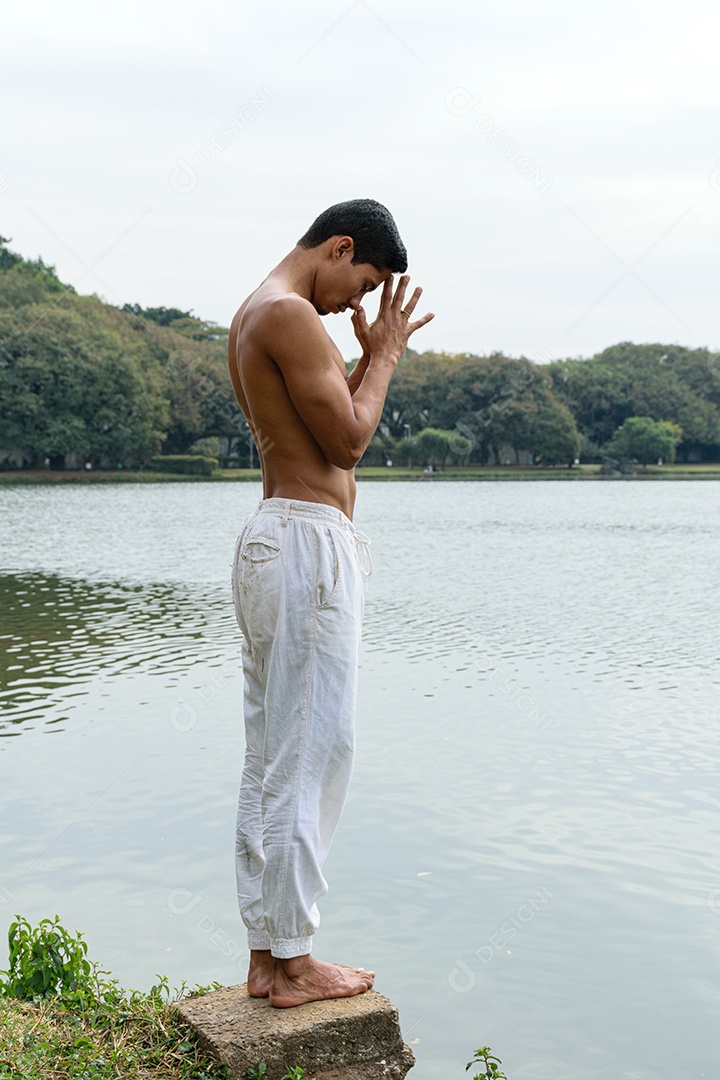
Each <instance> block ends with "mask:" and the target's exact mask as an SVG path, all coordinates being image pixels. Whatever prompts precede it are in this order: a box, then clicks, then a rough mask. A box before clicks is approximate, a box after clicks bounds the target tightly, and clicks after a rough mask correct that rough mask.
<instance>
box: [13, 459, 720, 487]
mask: <svg viewBox="0 0 720 1080" xmlns="http://www.w3.org/2000/svg"><path fill="white" fill-rule="evenodd" d="M355 475H356V477H357V479H358V480H360V481H363V480H379V481H388V482H392V481H394V480H421V481H423V482H427V483H442V482H443V481H444V480H528V481H540V480H606V479H608V478H607V477H605V476H603V475H602V474H601V471H600V466H599V465H574V466H573V467H572V468H571V469H568V468H567V467H566V466H564V465H563V466H561V465H558V466H542V465H525V466H518V465H499V466H498V465H486V466H480V465H467V466H462V465H454V466H450V467H449V468H445V469H443V470H442V471H441V472H433V473H426V472H425V471H424V470H423V469H421V468H412V469H411V468H405V467H403V466H393V467H392V468H388V467H387V466H381V465H364V466H360V467H359V468H358V469H357V472H356V474H355ZM611 479H613V478H611ZM620 479H623V480H720V462H717V463H711V464H702V465H695V464H691V465H648V466H647V468H638V470H637V472H636V473H634V474H633V475H628V476H623V477H621V478H620ZM261 480H262V473H261V471H260V469H216V470H215V472H214V474H213V475H212V476H188V475H184V474H182V473H161V472H155V471H154V470H150V469H146V470H132V469H112V470H110V469H91V470H80V469H77V470H74V469H63V470H51V469H18V470H7V471H0V485H2V484H127V483H131V484H167V483H178V482H179V483H188V482H189V483H198V482H200V483H207V482H208V481H209V482H211V483H214V482H216V481H218V482H223V483H228V482H232V481H236V482H241V483H242V482H243V481H252V482H255V483H259V482H260V481H261Z"/></svg>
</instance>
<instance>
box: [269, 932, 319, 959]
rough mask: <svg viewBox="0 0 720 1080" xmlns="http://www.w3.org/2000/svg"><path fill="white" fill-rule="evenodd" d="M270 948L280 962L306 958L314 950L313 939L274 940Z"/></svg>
mask: <svg viewBox="0 0 720 1080" xmlns="http://www.w3.org/2000/svg"><path fill="white" fill-rule="evenodd" d="M270 948H271V949H272V954H273V956H276V957H277V958H278V960H290V959H291V958H292V957H293V956H305V954H306V953H309V952H310V951H311V950H312V938H311V937H296V938H273V939H272V943H271V945H270Z"/></svg>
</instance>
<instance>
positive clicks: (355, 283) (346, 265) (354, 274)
mask: <svg viewBox="0 0 720 1080" xmlns="http://www.w3.org/2000/svg"><path fill="white" fill-rule="evenodd" d="M388 277H390V271H389V270H378V269H377V267H375V266H373V265H372V263H353V262H351V261H350V258H349V257H347V258H346V257H345V256H343V258H342V260H340V259H338V261H337V263H336V264H334V265H333V268H332V273H331V274H330V275H328V277H327V278H326V280H325V282H324V288H323V296H322V299H321V300H320V302H319V303H318V302H317V301H316V303H315V309H316V311H317V312H318V314H319V315H337V314H338V313H339V312H342V311H346V310H347V309H348V308H352V309H353V310H355V309H356V308H358V307H359V306H360V303H361V301H362V298H363V297H364V296H365V294H366V293H369V292H372V291H373V289H377V287H378V285H381V284H382V283H383V281H385V279H386V278H388Z"/></svg>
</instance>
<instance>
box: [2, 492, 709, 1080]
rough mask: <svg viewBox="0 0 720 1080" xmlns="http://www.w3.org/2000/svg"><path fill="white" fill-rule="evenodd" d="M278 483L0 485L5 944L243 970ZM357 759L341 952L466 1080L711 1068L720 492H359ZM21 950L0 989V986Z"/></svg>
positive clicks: (432, 1069) (127, 967)
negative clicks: (244, 835) (265, 499)
mask: <svg viewBox="0 0 720 1080" xmlns="http://www.w3.org/2000/svg"><path fill="white" fill-rule="evenodd" d="M259 497H260V489H259V487H258V486H256V485H254V484H252V485H250V484H217V483H193V484H185V483H177V484H174V483H170V484H162V485H160V484H158V485H150V484H147V485H132V484H127V485H118V486H108V487H103V486H99V485H92V486H87V487H82V486H63V487H57V488H53V487H49V486H47V487H46V486H43V487H32V488H30V487H27V488H26V487H17V488H7V487H6V488H2V489H0V542H1V544H2V552H3V558H2V566H3V571H2V574H0V590H1V591H2V626H1V630H2V643H3V645H4V647H5V648H4V653H3V657H2V703H3V714H2V715H3V719H2V727H1V728H0V736H3V737H2V738H0V783H1V784H2V787H1V789H0V791H1V794H0V806H1V808H2V822H3V828H2V841H1V843H2V847H1V848H0V923H1V925H0V933H2V936H3V939H4V937H5V934H6V930H7V925H8V923H9V921H10V920H11V918H12V916H13V915H14V913H16V912H20V913H22V914H24V915H25V916H27V917H28V918H29V919H30V920H31V921H37V920H38V919H40V918H42V917H45V916H48V915H49V916H52V915H54V914H56V913H58V914H59V915H60V916H61V919H62V921H63V923H64V924H65V925H66V926H67V927H69V928H70V929H79V930H81V931H83V933H84V934H85V936H86V939H87V941H88V944H89V950H90V955H91V957H92V958H93V959H95V960H98V961H100V962H101V964H102V966H104V967H105V968H108V969H110V970H111V971H112V973H113V974H114V975H115V976H116V977H117V978H118V979H119V980H120V982H121V983H122V984H123V985H126V986H137V987H141V988H144V989H147V988H148V987H149V986H150V985H151V984H152V981H153V976H154V975H155V973H159V974H164V975H167V976H168V977H169V979H170V981H171V983H172V984H174V985H179V983H180V981H181V980H183V979H185V980H186V981H188V982H189V983H194V982H203V983H207V982H210V981H212V980H215V979H217V980H219V981H220V982H223V983H238V982H242V981H244V979H245V972H246V961H247V952H246V950H245V947H244V934H243V931H242V927H241V924H240V921H239V917H238V915H237V913H236V907H235V897H234V880H233V863H232V845H233V826H234V810H235V801H236V797H237V785H238V780H239V775H240V769H241V761H242V749H243V746H242V674H241V671H240V667H239V647H240V638H239V631H238V630H237V626H236V623H235V617H234V613H233V609H232V601H231V594H230V568H231V561H232V555H233V545H234V541H235V537H236V535H237V532H238V531H239V528H240V525H241V523H242V521H243V519H244V517H245V516H246V514H247V513H248V512H249V511H250V510H251V509H252V508H254V506H255V505H256V503H257V500H258V498H259ZM356 523H357V525H358V527H359V528H361V529H362V530H363V531H365V532H367V533H368V534H369V535H370V536H371V538H372V551H373V558H374V573H373V576H372V578H371V579H370V589H369V593H368V598H367V608H366V621H365V642H364V646H363V652H362V659H361V671H360V678H361V685H360V701H359V710H358V753H357V763H356V768H355V775H354V780H353V785H352V789H351V794H350V798H349V800H348V803H347V806H346V809H345V814H344V817H343V820H342V822H341V825H340V828H339V830H338V833H337V836H336V839H335V843H334V846H333V850H332V852H331V855H330V859H329V861H328V863H327V864H326V876H327V878H328V880H329V883H330V893H329V894H328V896H327V897H326V898H325V900H324V902H323V904H322V907H321V911H322V925H321V928H320V931H319V933H318V936H317V944H316V948H315V951H316V954H317V955H318V956H320V957H324V958H327V959H331V960H342V961H343V962H346V963H352V964H357V965H362V966H365V967H373V968H375V970H376V971H377V972H378V978H377V982H376V986H377V989H378V990H380V991H381V992H382V993H384V994H387V995H388V996H389V997H390V998H392V999H393V1001H395V1002H396V1004H397V1005H398V1007H399V1009H400V1017H401V1023H402V1027H403V1032H404V1035H405V1038H406V1041H408V1042H409V1043H410V1045H411V1046H412V1048H413V1050H414V1051H415V1054H416V1056H417V1062H418V1063H417V1065H416V1067H415V1069H414V1070H413V1071H412V1072H411V1073H410V1076H411V1077H413V1080H454V1078H460V1077H463V1076H465V1075H466V1074H465V1072H464V1066H465V1063H466V1062H467V1061H468V1060H469V1059H470V1057H471V1056H472V1053H473V1051H474V1049H475V1048H476V1047H477V1046H480V1045H483V1044H489V1045H491V1046H492V1047H493V1049H494V1052H495V1053H496V1054H498V1055H499V1057H501V1058H502V1060H503V1068H504V1069H505V1070H506V1071H507V1073H508V1076H509V1077H510V1078H511V1080H600V1078H603V1080H604V1078H606V1077H609V1076H613V1077H616V1078H626V1080H657V1077H659V1076H661V1075H670V1074H672V1075H681V1076H683V1077H684V1078H687V1080H698V1078H700V1077H708V1078H713V1080H717V1077H718V1075H720V982H719V968H720V817H719V816H718V801H719V799H718V764H719V759H720V749H719V740H720V668H719V666H718V654H719V652H720V646H719V644H718V641H719V638H718V628H719V627H718V597H719V596H720V560H719V559H718V550H719V549H718V536H719V535H720V483H718V482H715V481H707V482H703V483H692V482H674V481H663V482H644V481H636V480H635V481H633V480H628V481H618V482H613V481H609V482H588V483H567V482H559V481H548V482H543V483H534V484H530V483H517V482H515V483H513V482H492V483H491V482H488V483H472V482H470V483H460V482H412V481H409V482H398V483H385V484H383V483H371V482H365V483H362V484H361V485H360V487H359V495H358V506H357V512H356ZM5 957H6V953H5V950H4V948H3V949H2V950H0V966H2V964H3V963H4V962H5Z"/></svg>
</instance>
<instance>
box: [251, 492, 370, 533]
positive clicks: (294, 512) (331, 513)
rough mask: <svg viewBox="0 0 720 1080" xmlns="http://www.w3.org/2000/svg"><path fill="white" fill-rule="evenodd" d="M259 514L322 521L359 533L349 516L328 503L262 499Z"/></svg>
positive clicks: (274, 497)
mask: <svg viewBox="0 0 720 1080" xmlns="http://www.w3.org/2000/svg"><path fill="white" fill-rule="evenodd" d="M256 512H257V513H258V514H262V513H270V514H277V515H278V516H279V517H281V518H282V519H283V521H287V520H288V519H289V518H304V519H305V520H306V521H322V522H325V523H326V524H328V525H341V526H343V527H344V528H346V529H350V530H351V532H357V529H356V528H355V526H354V525H353V523H352V521H351V520H350V518H349V517H348V516H347V514H343V512H342V510H338V508H337V506H329V505H328V503H318V502H305V501H303V500H302V499H281V498H278V497H277V496H273V498H271V499H261V500H260V504H259V506H258V508H257V511H256Z"/></svg>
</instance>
